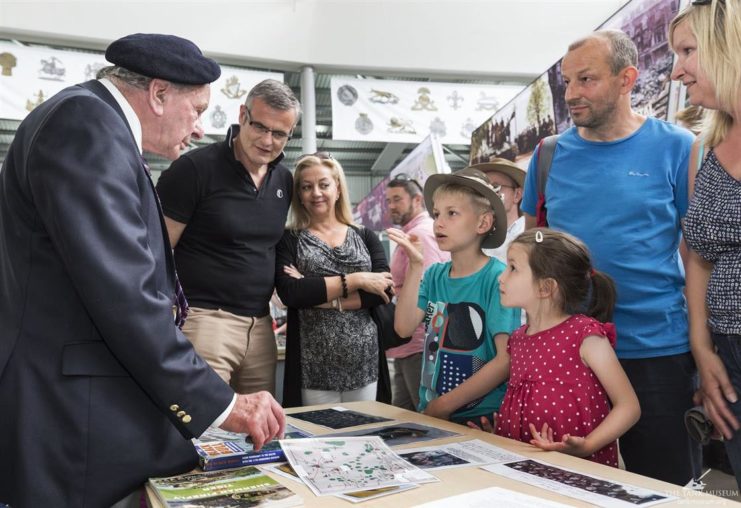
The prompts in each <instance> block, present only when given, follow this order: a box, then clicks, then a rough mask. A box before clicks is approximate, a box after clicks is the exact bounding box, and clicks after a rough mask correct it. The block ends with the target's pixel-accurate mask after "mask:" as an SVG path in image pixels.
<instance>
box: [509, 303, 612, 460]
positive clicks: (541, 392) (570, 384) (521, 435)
mask: <svg viewBox="0 0 741 508" xmlns="http://www.w3.org/2000/svg"><path fill="white" fill-rule="evenodd" d="M526 331H527V325H525V326H522V327H520V328H518V329H517V330H516V331H515V332H514V333H513V334H512V336H511V337H510V339H509V343H508V345H507V351H508V352H509V354H510V358H511V367H510V378H509V385H508V386H507V393H506V394H505V396H504V400H503V401H502V406H501V408H500V410H499V417H498V418H497V428H496V434H498V435H500V436H504V437H509V438H512V439H517V440H519V441H524V442H526V443H528V442H530V439H532V436H531V435H530V428H529V426H528V425H529V424H530V423H532V424H533V425H535V428H536V429H538V430H540V428H541V427H542V426H543V424H544V423H547V424H548V426H549V427H551V428H552V429H553V439H554V440H556V441H560V440H561V437H562V436H563V435H564V434H571V435H572V436H580V437H584V436H586V435H587V434H589V433H590V432H592V430H594V429H595V428H596V427H597V426H598V425H599V424H600V423H602V421H603V420H604V419H605V418H606V417H607V414H608V413H609V412H610V403H609V398H608V397H607V393H606V392H605V389H604V388H603V387H602V385H601V384H600V382H599V380H598V379H597V376H595V375H594V373H593V372H592V370H591V369H590V368H589V367H587V366H585V365H584V363H582V360H581V357H580V355H579V348H580V347H581V344H582V342H583V341H584V339H585V338H586V337H588V336H590V335H597V336H602V337H606V338H607V340H609V341H610V344H611V345H612V346H613V347H615V327H614V326H613V325H612V323H605V324H603V323H600V322H599V321H597V320H595V319H593V318H590V317H587V316H583V315H581V314H576V315H573V316H571V317H570V318H568V319H567V320H566V321H564V322H563V323H561V324H559V325H556V326H554V327H553V328H549V329H548V330H544V331H542V332H540V333H536V334H535V335H527V334H526V333H525V332H526ZM587 459H589V460H593V461H595V462H599V463H601V464H607V465H608V466H613V467H617V466H618V457H617V442H614V443H610V444H609V445H608V446H606V447H604V448H602V449H601V450H598V451H597V452H595V453H594V454H593V455H591V456H589V457H587Z"/></svg>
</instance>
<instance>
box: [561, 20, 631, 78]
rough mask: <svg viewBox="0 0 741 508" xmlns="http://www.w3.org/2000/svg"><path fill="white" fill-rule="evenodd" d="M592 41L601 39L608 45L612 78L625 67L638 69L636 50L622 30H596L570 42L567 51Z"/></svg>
mask: <svg viewBox="0 0 741 508" xmlns="http://www.w3.org/2000/svg"><path fill="white" fill-rule="evenodd" d="M594 39H601V40H603V41H607V43H608V44H609V46H610V55H609V56H608V63H609V64H610V70H611V71H612V75H613V76H615V75H617V74H618V73H619V72H620V71H622V70H623V69H625V68H626V67H638V48H636V45H635V43H634V42H633V40H632V39H631V38H630V37H628V34H626V33H625V32H623V31H622V30H597V31H596V32H594V33H593V34H590V35H588V36H586V37H583V38H581V39H579V40H578V41H576V42H572V43H571V44H570V45H569V51H573V50H575V49H579V48H580V47H582V46H583V45H584V44H586V43H587V42H589V41H592V40H594Z"/></svg>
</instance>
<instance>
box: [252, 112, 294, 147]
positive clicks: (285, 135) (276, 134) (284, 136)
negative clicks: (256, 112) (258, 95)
mask: <svg viewBox="0 0 741 508" xmlns="http://www.w3.org/2000/svg"><path fill="white" fill-rule="evenodd" d="M244 109H245V111H247V119H248V120H247V123H248V124H249V126H250V127H252V128H253V129H255V131H257V132H258V133H259V134H260V135H261V136H264V135H265V134H268V133H270V135H272V136H273V139H274V140H275V141H279V142H281V143H283V142H285V141H288V140H289V139H291V135H292V133H291V132H285V131H277V130H273V129H269V128H267V127H265V126H264V125H263V124H261V123H260V122H257V121H254V120H252V112H251V111H250V110H249V108H244Z"/></svg>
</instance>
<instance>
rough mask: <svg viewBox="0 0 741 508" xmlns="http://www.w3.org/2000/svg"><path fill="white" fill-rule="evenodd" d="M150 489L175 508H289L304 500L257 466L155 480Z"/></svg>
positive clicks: (167, 504) (150, 483)
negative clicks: (262, 507) (261, 507)
mask: <svg viewBox="0 0 741 508" xmlns="http://www.w3.org/2000/svg"><path fill="white" fill-rule="evenodd" d="M149 487H150V490H153V491H154V492H155V494H156V496H157V498H158V500H159V501H160V502H161V503H162V504H163V505H164V506H167V507H171V508H203V507H212V508H213V507H221V508H240V507H242V508H244V507H248V506H249V507H252V508H255V507H260V506H264V507H270V508H288V507H291V506H301V505H302V504H303V500H302V499H301V497H299V496H298V495H296V494H294V493H293V492H292V491H291V490H289V489H288V488H286V487H284V486H283V485H281V484H280V483H278V482H277V481H275V480H273V479H272V478H270V477H269V476H267V475H265V474H263V473H262V472H261V471H260V470H258V469H257V468H255V467H251V466H250V467H242V468H237V469H228V470H223V471H207V472H200V471H199V472H194V473H186V474H181V475H177V476H170V477H167V478H151V479H150V480H149Z"/></svg>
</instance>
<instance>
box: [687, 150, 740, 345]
mask: <svg viewBox="0 0 741 508" xmlns="http://www.w3.org/2000/svg"><path fill="white" fill-rule="evenodd" d="M682 229H683V231H684V236H685V239H686V240H687V244H688V245H689V246H690V247H691V248H692V249H693V250H694V251H695V252H697V253H698V254H699V255H700V256H701V257H702V258H703V259H705V260H707V261H709V262H711V263H713V264H714V266H713V271H712V272H711V274H710V281H709V282H708V292H707V305H708V324H709V326H710V329H711V330H712V331H714V332H716V333H722V334H729V335H733V334H741V182H739V181H738V180H736V179H735V178H733V177H732V176H731V175H729V174H728V173H727V172H726V170H725V169H723V166H721V165H720V162H718V159H717V158H716V156H715V152H713V151H712V150H711V151H710V152H709V153H708V156H707V157H706V158H705V161H704V162H703V164H702V167H701V168H700V170H699V171H698V173H697V178H696V180H695V194H694V196H693V197H692V200H691V201H690V205H689V209H688V210H687V215H686V216H685V218H684V222H683V224H682Z"/></svg>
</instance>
